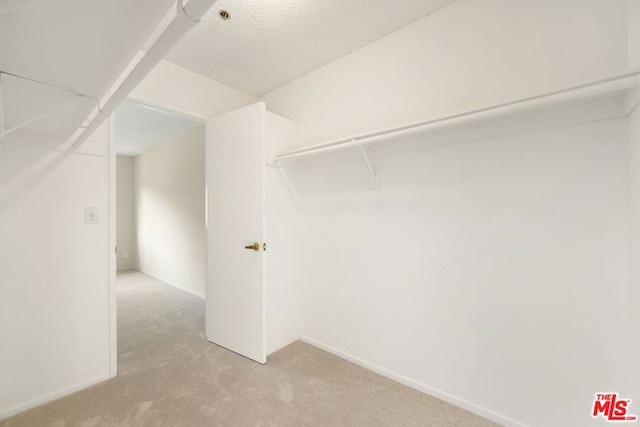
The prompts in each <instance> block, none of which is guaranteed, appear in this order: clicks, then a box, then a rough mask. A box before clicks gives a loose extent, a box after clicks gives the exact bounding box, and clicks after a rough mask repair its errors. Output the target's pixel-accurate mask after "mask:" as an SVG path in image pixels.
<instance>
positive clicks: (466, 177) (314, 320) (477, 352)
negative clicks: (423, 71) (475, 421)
mask: <svg viewBox="0 0 640 427" xmlns="http://www.w3.org/2000/svg"><path fill="white" fill-rule="evenodd" d="M626 135H627V123H626V121H625V119H612V120H607V121H602V122H595V123H592V124H583V125H576V126H567V127H563V128H557V129H552V130H542V131H538V132H532V133H524V134H520V135H516V136H505V137H499V138H490V139H487V140H483V141H478V142H473V143H466V144H457V145H449V146H444V147H440V148H436V149H431V150H419V151H412V152H409V153H404V154H397V155H394V156H389V157H383V158H381V159H379V170H380V171H381V173H382V177H381V180H382V186H381V188H380V189H379V190H368V189H366V184H365V182H366V173H365V168H364V166H363V165H362V164H361V163H344V164H336V165H333V166H325V167H321V168H311V169H307V170H302V171H300V172H298V173H297V174H296V173H295V172H290V174H291V173H293V177H292V182H294V183H295V186H296V189H297V192H298V197H299V202H300V204H301V210H302V211H301V236H300V239H301V241H303V242H307V243H308V244H310V245H311V247H310V249H309V250H308V251H301V252H300V254H301V256H302V272H301V277H302V280H301V281H300V284H301V285H300V286H301V291H300V292H301V316H302V334H303V336H305V337H306V339H308V340H309V341H311V342H313V343H316V344H320V345H323V346H327V347H328V348H329V349H331V350H333V351H337V352H338V353H342V354H343V355H346V356H347V357H351V358H355V359H359V361H360V362H364V363H365V364H370V365H373V367H378V368H380V369H382V370H383V371H384V370H387V372H386V373H387V374H388V373H389V372H391V373H393V374H394V375H396V376H400V377H404V378H405V380H407V382H408V383H409V384H411V385H413V386H414V387H418V388H421V389H422V390H425V391H427V392H429V393H432V394H436V395H439V396H442V397H445V398H450V399H451V398H452V399H451V400H452V401H453V402H455V403H457V404H460V405H461V406H467V405H468V404H471V405H472V406H467V407H470V408H471V409H473V410H476V411H477V412H480V413H483V411H484V414H485V415H487V416H492V417H493V418H494V419H497V420H499V421H502V422H509V419H511V420H516V421H517V422H520V423H525V424H529V425H536V426H568V425H587V423H588V422H589V420H590V408H591V406H590V405H591V404H592V400H593V394H594V393H595V392H597V391H598V390H604V389H607V390H620V393H629V389H630V383H629V382H628V381H627V378H628V377H627V373H628V368H629V362H630V360H631V359H630V358H629V354H628V347H627V346H626V344H625V343H626V342H627V339H628V334H629V328H628V323H627V322H626V320H627V316H628V306H627V299H626V298H627V270H626V268H627V257H628V254H627V233H628V225H627V224H628V219H627V218H628V214H627V206H628V205H627V204H628V197H627V179H628V178H627V177H628V175H627V173H628V166H627V146H626V143H627V139H626ZM423 139H425V140H427V139H428V137H426V136H425V137H423ZM603 319H606V321H603ZM612 324H615V325H618V326H620V328H611V325H612ZM612 329H615V330H612ZM400 379H401V378H400ZM623 390H624V391H623ZM629 397H631V398H632V399H633V398H635V396H629ZM557 402H562V405H561V409H562V410H559V409H558V407H557V406H556V403H557ZM492 413H493V414H492Z"/></svg>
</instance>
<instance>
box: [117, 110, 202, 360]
mask: <svg viewBox="0 0 640 427" xmlns="http://www.w3.org/2000/svg"><path fill="white" fill-rule="evenodd" d="M115 151H116V156H115V168H114V169H115V170H114V173H115V202H116V203H115V204H116V212H115V224H114V225H115V229H116V233H115V243H116V251H115V257H116V262H115V267H112V268H114V269H115V270H116V271H112V273H113V277H114V278H116V279H115V281H112V286H113V287H115V288H116V289H117V298H116V301H117V302H116V303H115V304H117V306H118V307H117V310H114V311H115V313H116V314H115V315H116V316H120V315H121V310H120V309H121V308H122V307H121V304H129V305H130V304H138V303H139V304H140V309H143V305H144V304H145V299H144V298H141V297H140V295H141V294H140V293H139V291H140V289H135V286H144V280H142V281H141V280H140V278H141V277H145V278H153V279H154V280H155V281H156V283H159V282H162V283H164V284H166V285H170V286H172V287H174V288H177V289H179V290H180V291H182V292H186V293H188V294H191V295H194V296H197V297H199V298H202V299H204V294H205V273H206V229H205V164H204V152H205V126H204V122H203V121H202V120H200V119H197V118H194V117H190V116H186V115H183V114H179V113H176V112H173V111H169V110H165V109H163V108H158V107H156V106H151V105H147V104H144V103H140V102H136V101H132V100H127V101H125V102H124V103H123V104H122V105H121V106H120V107H119V108H118V110H117V111H116V120H115ZM143 275H144V276H143ZM127 277H128V278H129V279H133V278H135V279H136V283H137V284H136V283H132V282H131V280H129V281H128V286H129V288H128V293H127V290H123V289H122V287H123V286H125V285H126V282H127V281H126V280H123V279H124V278H127ZM113 282H115V283H113ZM149 283H151V282H150V281H147V285H148V284H149ZM132 286H133V288H132ZM149 289H151V288H149ZM149 289H147V291H149ZM149 296H150V297H153V295H149ZM123 298H125V299H127V298H128V300H127V301H126V302H123ZM128 310H129V311H128V312H135V310H132V308H131V307H129V308H128ZM114 323H115V322H112V327H113V324H114ZM121 326H122V325H121V324H120V322H118V326H117V329H118V332H121ZM112 335H115V334H112ZM112 339H115V340H117V343H118V344H120V341H119V337H113V338H112ZM118 353H120V352H118Z"/></svg>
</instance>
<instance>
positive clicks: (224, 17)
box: [218, 10, 231, 21]
mask: <svg viewBox="0 0 640 427" xmlns="http://www.w3.org/2000/svg"><path fill="white" fill-rule="evenodd" d="M218 15H220V18H222V20H223V21H228V20H229V19H231V15H230V14H229V12H227V11H226V10H221V11H220V12H218Z"/></svg>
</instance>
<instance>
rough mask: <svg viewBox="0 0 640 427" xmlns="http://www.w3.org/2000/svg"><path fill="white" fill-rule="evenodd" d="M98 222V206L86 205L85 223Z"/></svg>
mask: <svg viewBox="0 0 640 427" xmlns="http://www.w3.org/2000/svg"><path fill="white" fill-rule="evenodd" d="M98 222H100V217H99V213H98V208H95V207H85V208H84V223H85V224H98Z"/></svg>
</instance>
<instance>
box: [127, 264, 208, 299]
mask: <svg viewBox="0 0 640 427" xmlns="http://www.w3.org/2000/svg"><path fill="white" fill-rule="evenodd" d="M138 271H139V272H140V273H142V274H146V275H147V276H151V277H153V278H154V279H156V280H160V281H161V282H163V283H166V284H167V285H170V286H173V287H174V288H176V289H178V290H181V291H182V292H186V293H188V294H189V295H193V296H194V297H198V298H200V299H205V298H204V295H201V294H199V293H197V292H196V291H194V290H191V289H189V288H185V287H184V286H182V285H178V284H177V283H173V282H171V281H169V280H167V279H165V278H164V277H160V276H158V275H155V274H152V273H149V272H148V271H144V270H141V269H138Z"/></svg>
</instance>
